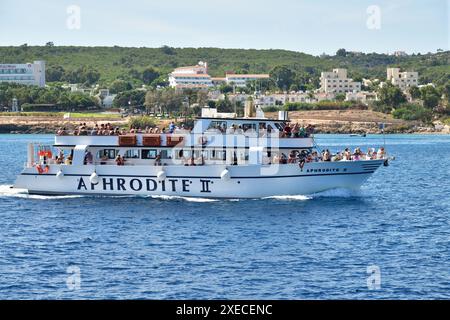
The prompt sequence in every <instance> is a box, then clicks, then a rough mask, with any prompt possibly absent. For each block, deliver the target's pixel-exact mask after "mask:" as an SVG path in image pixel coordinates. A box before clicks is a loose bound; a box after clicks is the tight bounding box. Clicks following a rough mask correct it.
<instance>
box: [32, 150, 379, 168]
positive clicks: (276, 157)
mask: <svg viewBox="0 0 450 320" xmlns="http://www.w3.org/2000/svg"><path fill="white" fill-rule="evenodd" d="M385 156H386V152H385V150H384V148H383V147H381V148H379V149H378V151H375V149H374V148H369V149H368V150H367V152H366V153H364V152H362V151H361V148H359V147H358V148H355V149H354V151H353V152H351V151H350V149H349V148H345V150H344V151H340V152H337V153H336V154H332V153H331V152H330V150H328V149H325V150H323V151H322V152H321V153H319V152H317V151H312V152H308V151H306V150H303V151H302V152H299V151H291V152H290V153H289V155H286V154H285V153H281V154H279V153H276V152H272V153H271V154H270V155H269V154H266V155H265V156H264V157H263V159H262V163H263V164H265V165H268V164H292V163H299V164H301V165H302V164H304V163H311V162H323V161H325V162H326V161H360V160H376V159H384V158H385ZM180 158H181V163H182V164H183V165H185V166H198V165H201V166H203V165H205V158H204V157H203V154H201V153H200V156H199V157H198V158H194V155H193V154H192V155H191V156H190V157H183V153H182V152H181V154H180ZM72 159H73V151H72V152H71V153H70V154H69V155H68V156H67V157H65V156H64V153H63V152H62V151H60V153H59V154H58V155H57V156H56V157H55V159H54V162H55V163H56V164H65V165H71V164H72ZM40 160H41V162H42V163H44V164H46V163H47V160H48V159H46V158H42V159H40ZM108 160H109V159H108V157H107V156H106V154H103V155H102V157H101V158H100V164H103V165H104V164H107V163H108ZM114 161H115V163H116V164H117V165H118V166H124V165H125V161H126V159H125V157H123V156H121V155H120V154H119V155H117V156H116V158H115V160H114ZM84 164H94V157H93V155H92V153H91V152H90V151H89V150H87V151H86V152H85V156H84ZM233 164H234V165H237V164H238V161H237V158H236V157H235V159H234V161H233ZM154 165H155V166H160V165H162V161H161V155H160V154H158V155H157V156H156V159H155V161H154Z"/></svg>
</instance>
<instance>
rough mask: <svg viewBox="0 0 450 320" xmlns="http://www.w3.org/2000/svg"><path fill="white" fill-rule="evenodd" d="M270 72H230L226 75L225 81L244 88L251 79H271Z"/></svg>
mask: <svg viewBox="0 0 450 320" xmlns="http://www.w3.org/2000/svg"><path fill="white" fill-rule="evenodd" d="M269 78H270V76H269V75H268V74H231V73H228V74H226V76H225V81H226V83H227V84H229V85H234V86H236V87H239V88H242V87H245V86H247V82H249V81H258V80H266V79H269Z"/></svg>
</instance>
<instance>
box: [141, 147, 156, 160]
mask: <svg viewBox="0 0 450 320" xmlns="http://www.w3.org/2000/svg"><path fill="white" fill-rule="evenodd" d="M156 154H157V151H156V149H142V154H141V158H142V159H155V158H156Z"/></svg>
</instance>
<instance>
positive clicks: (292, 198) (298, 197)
mask: <svg viewBox="0 0 450 320" xmlns="http://www.w3.org/2000/svg"><path fill="white" fill-rule="evenodd" d="M262 199H276V200H288V201H306V200H311V199H312V197H311V196H304V195H293V196H270V197H264V198H262Z"/></svg>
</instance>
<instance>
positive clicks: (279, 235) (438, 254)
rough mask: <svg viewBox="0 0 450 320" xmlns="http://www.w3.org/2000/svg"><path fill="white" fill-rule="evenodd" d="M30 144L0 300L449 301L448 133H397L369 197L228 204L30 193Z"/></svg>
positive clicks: (21, 148) (7, 239)
mask: <svg viewBox="0 0 450 320" xmlns="http://www.w3.org/2000/svg"><path fill="white" fill-rule="evenodd" d="M29 141H35V142H38V141H41V142H51V141H52V137H51V136H48V135H0V169H1V172H2V174H1V175H0V243H1V246H0V298H1V299H76V298H83V299H84V298H89V299H132V298H137V299H215V298H223V299H449V298H450V136H443V135H388V136H386V145H387V148H388V151H389V152H390V154H391V155H393V156H395V157H396V160H395V161H393V162H392V163H391V166H389V167H382V168H380V170H379V171H377V172H376V173H375V174H374V176H373V177H371V178H370V180H369V181H368V182H367V183H366V184H365V185H364V186H363V187H362V189H361V191H360V192H358V193H352V192H350V191H347V190H333V191H328V192H324V193H320V194H316V195H312V196H302V195H299V196H296V197H275V198H268V199H254V200H220V201H211V200H207V199H189V198H150V197H148V198H147V197H114V198H109V197H79V196H67V197H44V196H27V195H24V194H18V193H17V192H15V191H13V190H11V189H10V188H9V186H10V185H12V184H13V182H14V179H15V176H16V175H17V174H19V172H20V171H21V169H22V166H23V163H24V162H25V160H26V145H27V143H28V142H29ZM317 142H318V143H319V144H320V145H322V146H326V147H328V148H330V149H331V150H333V151H336V150H338V149H341V147H345V146H349V147H354V146H357V145H359V146H362V147H364V150H365V149H366V148H367V147H368V146H380V145H381V144H382V143H383V137H382V136H380V135H370V136H368V137H367V138H354V137H349V136H348V135H319V136H318V139H317ZM368 267H369V270H375V274H371V273H370V272H369V273H368ZM74 270H75V271H74ZM378 270H379V272H378ZM373 279H376V280H377V281H378V280H379V281H378V282H377V281H375V282H372V280H373ZM78 280H79V281H78ZM368 280H370V281H369V283H368ZM374 283H375V284H377V285H374Z"/></svg>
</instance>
